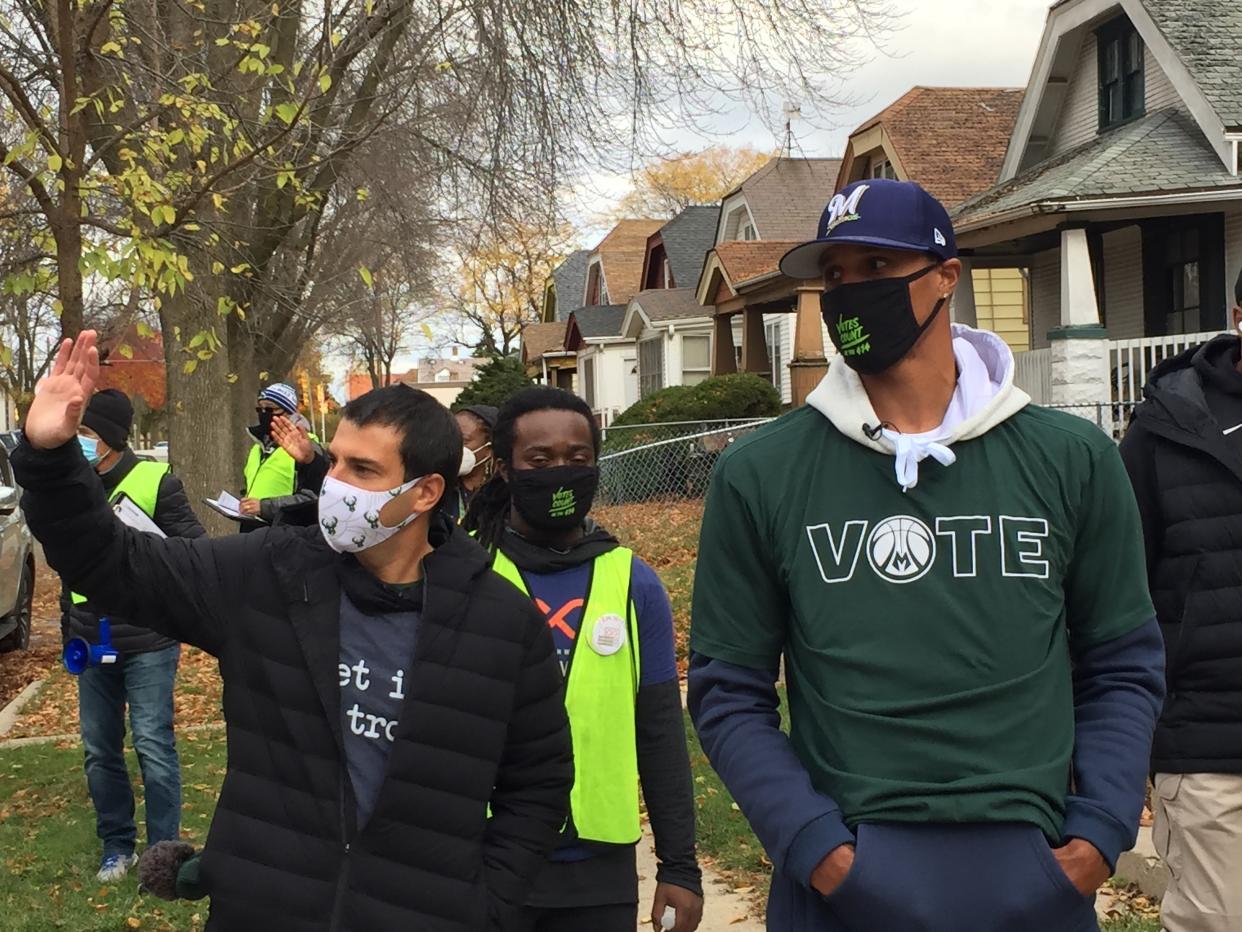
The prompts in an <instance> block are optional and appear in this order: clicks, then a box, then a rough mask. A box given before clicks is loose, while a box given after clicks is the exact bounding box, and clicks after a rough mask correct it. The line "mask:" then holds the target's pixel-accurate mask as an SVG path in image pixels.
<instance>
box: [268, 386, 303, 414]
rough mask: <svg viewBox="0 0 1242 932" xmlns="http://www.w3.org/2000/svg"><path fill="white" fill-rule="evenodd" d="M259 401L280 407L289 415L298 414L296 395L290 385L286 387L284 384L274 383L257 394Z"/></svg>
mask: <svg viewBox="0 0 1242 932" xmlns="http://www.w3.org/2000/svg"><path fill="white" fill-rule="evenodd" d="M259 400H260V401H270V402H272V404H276V405H280V407H282V408H284V409H285V410H286V411H288V412H289V413H290V414H297V413H298V393H297V391H296V390H295V389H294V387H293V386H292V385H286V384H285V383H284V382H276V383H275V384H273V385H269V386H268V387H267V388H265V389H263V391H261V392H259Z"/></svg>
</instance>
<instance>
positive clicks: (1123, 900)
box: [1101, 881, 1160, 919]
mask: <svg viewBox="0 0 1242 932" xmlns="http://www.w3.org/2000/svg"><path fill="white" fill-rule="evenodd" d="M1101 896H1102V897H1105V898H1106V899H1107V903H1108V905H1107V906H1106V907H1105V908H1104V910H1103V917H1104V918H1105V919H1127V918H1129V917H1131V916H1138V917H1141V918H1144V919H1155V918H1157V917H1158V916H1159V915H1160V904H1159V903H1158V902H1157V901H1156V900H1153V899H1152V898H1151V897H1149V896H1146V895H1145V894H1144V893H1143V892H1142V891H1141V890H1140V889H1139V888H1138V887H1135V886H1132V885H1130V884H1121V883H1115V882H1113V881H1109V883H1108V884H1106V885H1105V887H1104V890H1103V891H1102V892H1101Z"/></svg>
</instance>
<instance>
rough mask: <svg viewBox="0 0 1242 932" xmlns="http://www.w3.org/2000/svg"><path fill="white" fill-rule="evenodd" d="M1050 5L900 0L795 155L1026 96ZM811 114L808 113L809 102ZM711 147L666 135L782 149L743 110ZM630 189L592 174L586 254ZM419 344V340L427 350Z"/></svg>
mask: <svg viewBox="0 0 1242 932" xmlns="http://www.w3.org/2000/svg"><path fill="white" fill-rule="evenodd" d="M1050 4H1051V0H920V2H918V4H917V5H915V4H914V3H912V2H911V0H895V5H897V6H899V7H904V8H906V9H907V10H908V12H907V13H906V14H905V16H904V18H903V19H902V20H901V23H900V26H899V28H898V29H896V30H895V31H893V32H891V33H890V34H889V35H888V37H887V38H886V39H885V40H884V42H883V46H884V47H883V50H882V51H873V52H871V53H869V54H870V61H868V62H867V63H866V64H864V65H863V66H862V67H860V68H859V69H858V70H857V72H855V73H854V74H853V75H851V76H849V78H848V79H847V80H846V81H845V82H844V84H843V86H842V89H841V94H840V96H841V97H842V98H843V99H847V100H849V101H850V102H851V103H850V105H848V106H845V107H841V108H839V109H837V110H835V111H834V112H831V113H820V114H818V116H817V117H816V119H815V123H816V124H817V125H812V124H811V122H810V121H803V122H801V123H795V124H794V136H795V138H796V143H797V145H796V147H795V151H798V150H799V149H800V150H801V152H802V153H804V154H805V155H807V156H809V157H836V156H840V155H841V153H842V151H843V150H844V148H845V141H846V139H847V138H848V137H849V134H850V132H851V131H852V130H853V129H854V128H855V127H857V126H860V125H861V124H862V123H863V122H865V121H866V120H868V119H869V118H870V117H872V116H874V115H875V114H876V113H878V112H879V111H880V110H883V109H884V108H885V107H887V106H888V105H889V104H891V103H892V102H893V101H895V100H896V99H897V98H899V97H900V96H901V95H902V94H904V93H905V92H906V91H908V90H909V89H910V88H912V87H914V86H915V85H918V84H923V85H929V86H933V87H1025V86H1026V83H1027V79H1028V77H1029V76H1030V71H1031V65H1032V63H1033V61H1034V58H1035V52H1036V50H1037V48H1038V47H1039V39H1040V36H1041V34H1042V32H1043V28H1044V21H1045V19H1046V16H1047V11H1048V7H1049V6H1050ZM803 103H804V104H807V106H806V109H807V111H808V113H809V111H810V109H811V107H810V105H809V104H810V102H803ZM712 129H713V130H714V132H716V133H718V134H720V135H719V136H717V137H716V138H715V139H714V140H713V139H710V138H705V137H704V136H703V134H701V133H696V132H692V131H681V132H677V131H674V132H671V133H668V134H667V138H668V140H669V142H670V144H671V145H672V146H673V147H674V148H678V149H685V150H698V149H702V148H704V147H706V146H708V145H710V144H712V142H713V141H717V142H719V141H723V142H727V143H728V144H730V145H739V146H740V145H746V144H750V145H753V146H754V147H755V148H757V149H760V150H767V149H775V148H777V147H778V146H779V145H780V143H781V142H782V140H780V139H777V138H775V137H774V136H773V134H772V133H771V132H770V131H769V130H768V129H767V127H765V126H764V125H763V123H762V122H761V121H760V120H757V119H754V118H752V117H751V116H749V115H748V114H747V113H745V112H744V111H740V110H735V111H733V112H731V113H729V114H727V115H725V116H723V117H721V119H720V120H719V124H718V125H717V126H715V127H712ZM628 189H629V178H628V176H626V175H624V174H620V175H618V174H602V173H599V174H593V175H591V176H590V177H589V178H588V179H587V180H586V181H584V182H583V183H582V185H580V186H579V188H578V189H577V190H576V192H575V195H574V197H573V203H572V204H571V205H570V215H571V217H572V218H573V219H574V221H575V228H576V229H577V231H578V234H579V240H580V245H582V246H584V247H589V246H591V245H593V244H594V243H595V242H597V241H598V240H599V238H600V237H601V236H602V235H603V234H604V233H606V232H607V228H608V227H607V225H606V224H605V223H604V222H603V221H601V219H600V217H601V216H602V215H606V214H607V213H608V212H609V211H610V210H611V209H612V208H613V206H614V205H615V203H616V202H617V200H619V199H620V198H621V197H622V196H624V194H625V193H626V191H627V190H628ZM420 342H421V341H420ZM425 352H426V351H425V350H424V349H423V348H422V347H418V346H414V347H411V350H410V352H409V353H406V354H403V355H402V356H401V358H400V359H398V360H397V362H396V365H395V366H394V368H395V369H398V370H405V369H408V368H410V366H411V365H412V364H413V361H414V359H415V358H417V357H418V356H419V355H422V354H423V353H425Z"/></svg>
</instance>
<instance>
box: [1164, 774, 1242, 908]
mask: <svg viewBox="0 0 1242 932" xmlns="http://www.w3.org/2000/svg"><path fill="white" fill-rule="evenodd" d="M1152 801H1153V804H1154V806H1155V813H1154V815H1155V822H1154V824H1153V827H1152V840H1153V841H1154V842H1155V845H1156V853H1157V854H1159V855H1160V857H1162V858H1163V859H1164V862H1165V864H1167V865H1168V868H1169V872H1170V873H1171V874H1172V879H1171V880H1170V881H1169V889H1168V891H1167V892H1166V893H1165V895H1164V902H1163V903H1162V904H1161V910H1160V915H1161V921H1162V922H1163V925H1164V928H1165V930H1166V932H1238V930H1242V775H1238V774H1219V773H1158V774H1156V782H1155V792H1154V793H1153V794H1152Z"/></svg>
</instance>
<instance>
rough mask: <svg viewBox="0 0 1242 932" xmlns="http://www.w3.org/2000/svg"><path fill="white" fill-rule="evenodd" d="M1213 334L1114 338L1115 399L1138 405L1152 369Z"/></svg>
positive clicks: (1111, 364) (1111, 350) (1111, 355)
mask: <svg viewBox="0 0 1242 932" xmlns="http://www.w3.org/2000/svg"><path fill="white" fill-rule="evenodd" d="M1217 333H1219V331H1215V332H1210V333H1175V334H1170V335H1169V336H1163V337H1139V338H1137V339H1132V340H1113V341H1112V344H1111V346H1110V352H1109V366H1110V368H1111V369H1112V374H1113V401H1115V402H1117V403H1119V404H1123V405H1135V404H1137V403H1138V402H1140V401H1142V400H1143V386H1144V385H1146V384H1147V378H1148V376H1150V375H1151V370H1152V369H1155V368H1156V366H1158V365H1160V363H1162V362H1164V361H1165V360H1166V359H1169V358H1170V357H1173V356H1176V355H1178V354H1179V353H1182V352H1185V351H1186V350H1188V349H1190V347H1192V346H1198V345H1199V344H1200V343H1203V342H1205V341H1207V340H1210V339H1212V337H1214V336H1216V334H1217Z"/></svg>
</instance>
